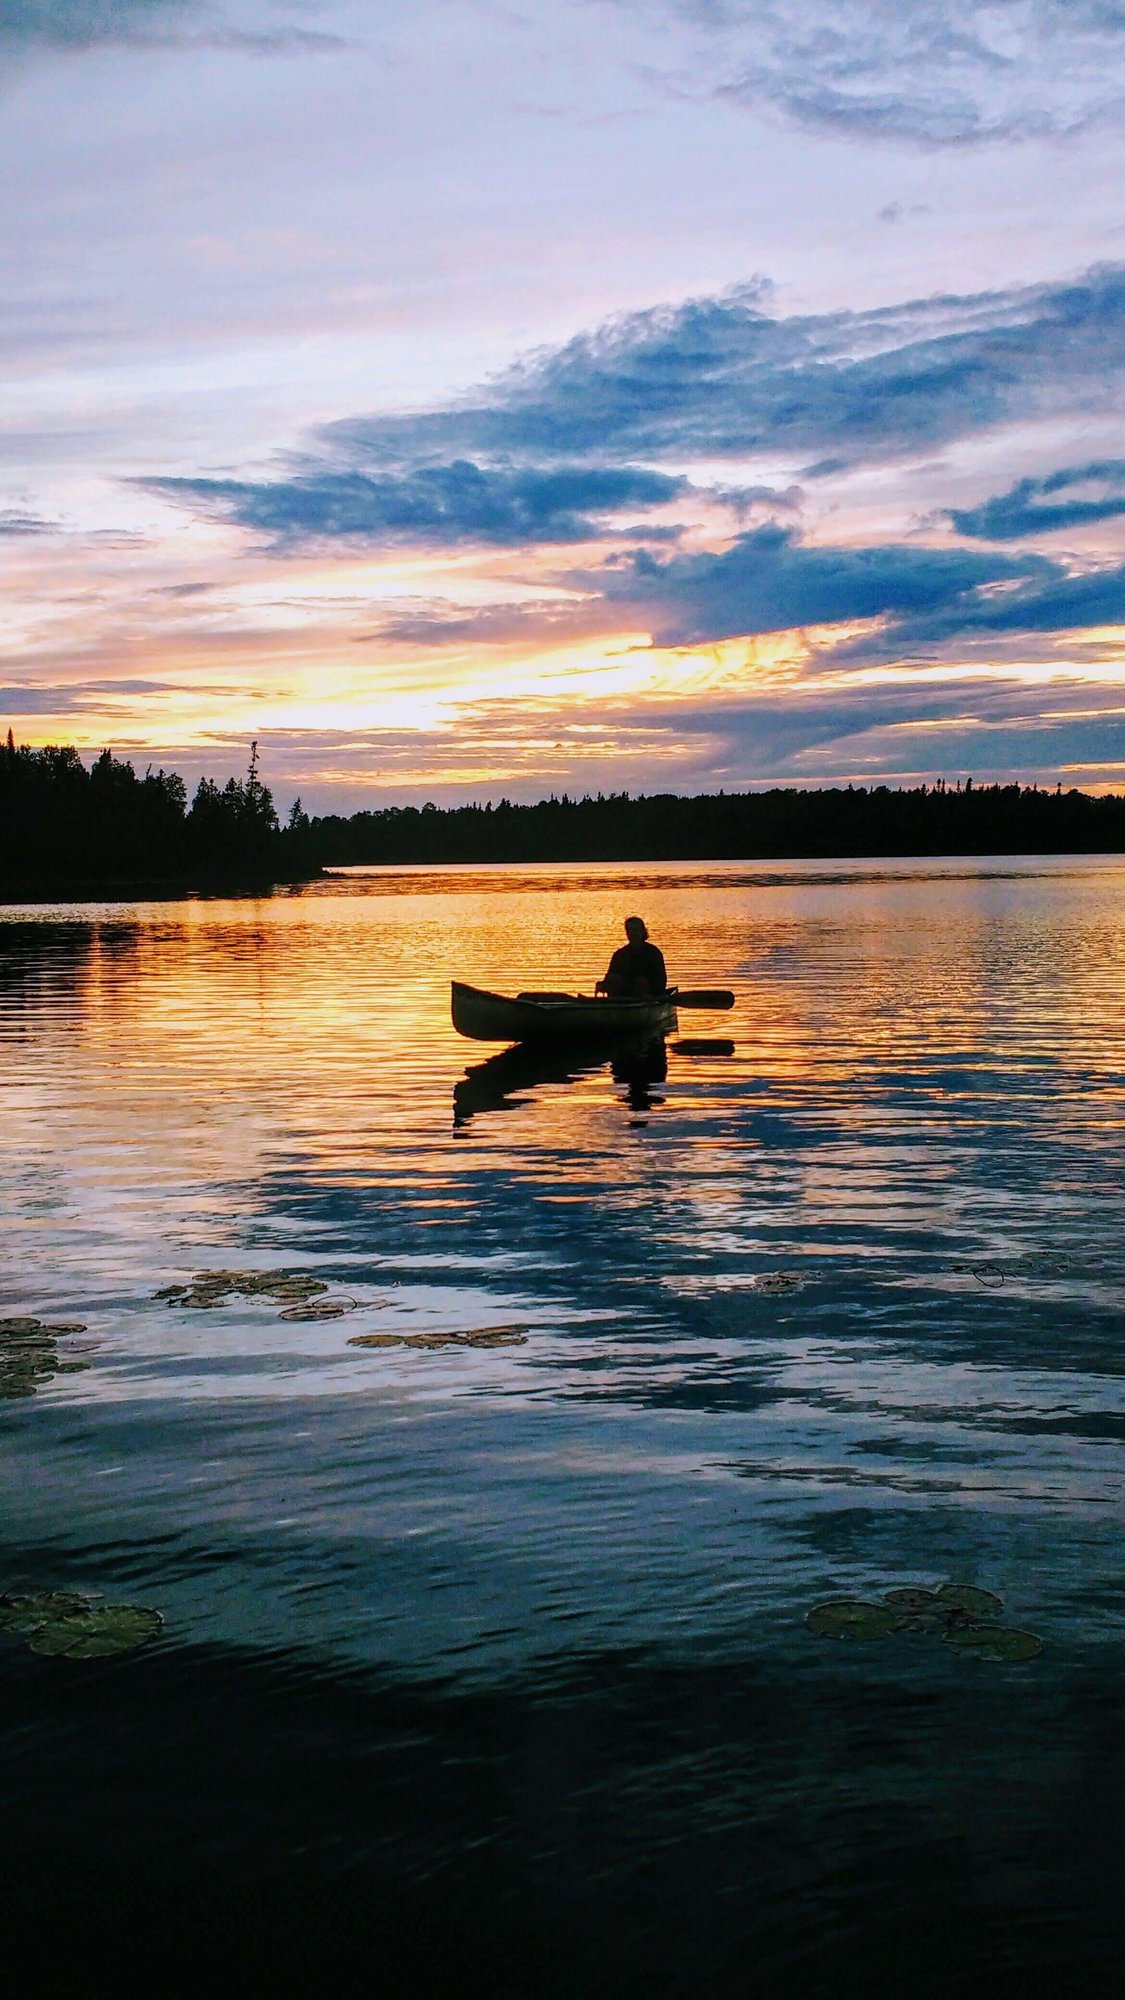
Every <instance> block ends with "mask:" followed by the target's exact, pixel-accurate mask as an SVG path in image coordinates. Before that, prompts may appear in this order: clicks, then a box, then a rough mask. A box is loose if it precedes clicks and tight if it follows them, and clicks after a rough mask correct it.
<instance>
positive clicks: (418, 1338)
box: [348, 1326, 528, 1347]
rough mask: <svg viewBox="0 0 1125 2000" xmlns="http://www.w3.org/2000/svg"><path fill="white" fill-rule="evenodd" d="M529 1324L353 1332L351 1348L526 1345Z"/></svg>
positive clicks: (350, 1342)
mask: <svg viewBox="0 0 1125 2000" xmlns="http://www.w3.org/2000/svg"><path fill="white" fill-rule="evenodd" d="M527 1335H528V1329H527V1327H525V1326H479V1327H476V1328H475V1329H474V1330H473V1331H472V1332H471V1333H353V1335H352V1337H351V1339H350V1340H349V1341H348V1346H349V1347H525V1346H526V1345H527Z"/></svg>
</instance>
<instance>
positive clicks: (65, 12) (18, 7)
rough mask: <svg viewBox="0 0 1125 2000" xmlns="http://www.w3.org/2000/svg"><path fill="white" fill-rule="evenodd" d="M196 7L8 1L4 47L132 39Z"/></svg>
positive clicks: (1, 17)
mask: <svg viewBox="0 0 1125 2000" xmlns="http://www.w3.org/2000/svg"><path fill="white" fill-rule="evenodd" d="M196 4H197V0H3V4H2V5H0V43H5V42H6V43H21V42H22V43H32V44H34V43H40V44H46V45H48V46H50V47H54V48H64V49H66V48H69V49H83V48H91V47H92V46H93V45H94V44H95V43H97V42H118V41H128V40H130V39H131V38H132V37H133V36H134V35H136V34H137V33H138V32H142V33H143V32H144V30H145V29H146V28H148V27H149V26H151V25H155V26H157V27H159V26H160V25H161V24H162V23H163V22H165V21H167V20H169V19H171V18H173V17H175V16H176V15H177V14H183V13H185V12H187V11H189V9H191V8H193V7H194V6H195V5H196Z"/></svg>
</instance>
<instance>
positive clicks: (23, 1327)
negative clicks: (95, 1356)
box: [0, 1313, 86, 1402]
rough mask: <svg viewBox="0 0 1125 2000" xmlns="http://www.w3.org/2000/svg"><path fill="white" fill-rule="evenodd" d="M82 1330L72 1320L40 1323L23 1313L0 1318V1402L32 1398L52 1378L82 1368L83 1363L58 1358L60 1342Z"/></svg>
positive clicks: (82, 1328)
mask: <svg viewBox="0 0 1125 2000" xmlns="http://www.w3.org/2000/svg"><path fill="white" fill-rule="evenodd" d="M85 1331H86V1328H85V1326H84V1324H83V1323H82V1321H81V1320H76V1319H68V1320H42V1319H35V1318H33V1317H32V1316H31V1315H30V1314H27V1313H21V1314H19V1315H17V1316H15V1317H14V1318H9V1319H0V1401H3V1402H12V1401H14V1400H15V1399H16V1398H18V1397H21V1396H33V1395H34V1394H35V1391H36V1389H37V1388H38V1387H39V1386H40V1384H41V1383H43V1382H47V1381H49V1380H50V1378H51V1376H52V1375H61V1374H63V1373H68V1374H69V1373H72V1372H73V1371H74V1370H75V1369H78V1368H83V1367H85V1365H86V1364H85V1362H82V1361H72V1362H63V1361H60V1360H59V1356H58V1342H59V1341H60V1340H65V1339H66V1338H67V1337H68V1336H69V1335H70V1334H73V1333H85Z"/></svg>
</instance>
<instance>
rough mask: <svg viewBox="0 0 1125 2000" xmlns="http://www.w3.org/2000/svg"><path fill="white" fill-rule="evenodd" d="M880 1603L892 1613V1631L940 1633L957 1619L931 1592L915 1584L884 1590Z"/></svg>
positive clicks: (955, 1614)
mask: <svg viewBox="0 0 1125 2000" xmlns="http://www.w3.org/2000/svg"><path fill="white" fill-rule="evenodd" d="M883 1602H884V1604H889V1605H890V1607H891V1609H892V1611H893V1612H894V1614H895V1631H896V1632H944V1631H946V1630H947V1629H948V1627H949V1624H950V1621H951V1620H952V1619H954V1618H956V1617H958V1616H960V1613H958V1612H957V1611H955V1610H954V1609H953V1606H952V1605H949V1604H943V1603H942V1602H941V1599H940V1598H939V1597H938V1594H937V1592H936V1591H935V1590H925V1589H923V1588H922V1587H921V1586H920V1585H917V1584H909V1585H905V1586H903V1587H902V1588H901V1589H898V1590H885V1591H884V1592H883Z"/></svg>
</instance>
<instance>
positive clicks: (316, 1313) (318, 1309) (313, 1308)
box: [279, 1299, 355, 1319]
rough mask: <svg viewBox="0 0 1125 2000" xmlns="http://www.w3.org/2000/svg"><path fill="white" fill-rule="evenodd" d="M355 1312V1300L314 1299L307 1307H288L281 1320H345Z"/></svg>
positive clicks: (281, 1315)
mask: <svg viewBox="0 0 1125 2000" xmlns="http://www.w3.org/2000/svg"><path fill="white" fill-rule="evenodd" d="M354 1311H355V1300H354V1299H313V1300H310V1301H309V1302H308V1303H307V1304H306V1305H299V1306H287V1307H286V1309H285V1311H284V1312H283V1313H281V1314H280V1315H279V1316H280V1318H281V1319H343V1317H344V1314H345V1313H350V1312H354Z"/></svg>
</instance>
